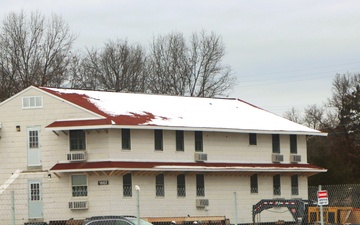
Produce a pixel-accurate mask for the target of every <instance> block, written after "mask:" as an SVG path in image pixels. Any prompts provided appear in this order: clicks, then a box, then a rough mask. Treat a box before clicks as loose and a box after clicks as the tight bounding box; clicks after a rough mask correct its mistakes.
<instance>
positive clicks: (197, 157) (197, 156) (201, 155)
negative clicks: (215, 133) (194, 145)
mask: <svg viewBox="0 0 360 225" xmlns="http://www.w3.org/2000/svg"><path fill="white" fill-rule="evenodd" d="M206 160H207V154H206V153H200V152H195V161H197V162H203V161H206Z"/></svg>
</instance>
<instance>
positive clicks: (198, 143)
mask: <svg viewBox="0 0 360 225" xmlns="http://www.w3.org/2000/svg"><path fill="white" fill-rule="evenodd" d="M194 136H195V152H203V151H204V140H203V132H202V131H195V132H194Z"/></svg>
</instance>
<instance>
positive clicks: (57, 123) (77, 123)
mask: <svg viewBox="0 0 360 225" xmlns="http://www.w3.org/2000/svg"><path fill="white" fill-rule="evenodd" d="M109 124H111V120H109V119H95V120H66V121H55V122H53V123H51V124H49V125H48V126H47V127H46V128H53V127H76V126H97V125H109Z"/></svg>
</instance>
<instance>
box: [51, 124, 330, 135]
mask: <svg viewBox="0 0 360 225" xmlns="http://www.w3.org/2000/svg"><path fill="white" fill-rule="evenodd" d="M123 128H130V129H139V130H153V129H154V128H156V129H162V130H184V131H198V130H201V131H209V132H229V133H257V134H274V133H276V134H296V135H310V136H327V133H323V132H311V131H291V130H289V131H284V130H253V129H233V128H211V127H186V126H159V125H154V124H138V125H118V124H111V125H110V124H104V125H93V126H87V125H84V126H59V127H46V128H45V129H47V130H53V131H62V130H81V129H83V130H91V129H94V130H96V129H123Z"/></svg>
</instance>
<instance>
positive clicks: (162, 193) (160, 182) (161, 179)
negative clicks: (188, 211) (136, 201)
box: [155, 174, 165, 197]
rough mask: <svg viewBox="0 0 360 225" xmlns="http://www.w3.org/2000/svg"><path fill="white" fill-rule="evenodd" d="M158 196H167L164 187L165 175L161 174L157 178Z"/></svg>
mask: <svg viewBox="0 0 360 225" xmlns="http://www.w3.org/2000/svg"><path fill="white" fill-rule="evenodd" d="M155 179H156V181H155V182H156V186H155V189H156V196H157V197H164V196H165V186H164V174H159V175H157V176H156V178H155Z"/></svg>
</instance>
